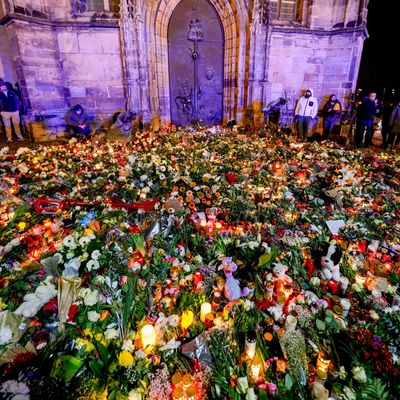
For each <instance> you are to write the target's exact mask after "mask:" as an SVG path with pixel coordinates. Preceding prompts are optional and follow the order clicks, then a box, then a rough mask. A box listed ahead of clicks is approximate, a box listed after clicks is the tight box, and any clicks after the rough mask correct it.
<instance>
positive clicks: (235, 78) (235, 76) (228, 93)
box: [143, 0, 248, 121]
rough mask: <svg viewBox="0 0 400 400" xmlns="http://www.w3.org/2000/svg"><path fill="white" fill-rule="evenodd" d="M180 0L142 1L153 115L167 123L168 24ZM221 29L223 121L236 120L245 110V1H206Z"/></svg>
mask: <svg viewBox="0 0 400 400" xmlns="http://www.w3.org/2000/svg"><path fill="white" fill-rule="evenodd" d="M179 1H180V0H169V1H166V0H158V1H153V0H143V5H144V7H143V9H144V10H146V11H145V16H144V18H145V21H146V24H145V25H146V26H147V27H148V31H147V36H148V37H147V38H148V62H149V69H150V77H151V78H150V94H151V99H152V109H153V113H154V114H157V115H159V116H160V117H161V118H162V119H163V120H165V121H169V120H170V108H171V99H170V95H169V73H168V42H167V34H168V24H169V21H170V18H171V16H172V13H173V11H174V9H175V7H176V6H177V4H178V3H179ZM209 1H210V3H211V4H212V6H213V7H214V8H215V10H216V11H217V13H218V15H219V17H220V19H221V22H222V26H223V30H224V36H225V49H224V94H223V103H224V119H225V120H228V119H231V118H237V114H238V113H240V112H241V110H242V109H243V107H244V97H245V63H246V40H247V39H246V35H247V24H248V8H247V5H246V3H245V1H244V0H229V1H223V0H209Z"/></svg>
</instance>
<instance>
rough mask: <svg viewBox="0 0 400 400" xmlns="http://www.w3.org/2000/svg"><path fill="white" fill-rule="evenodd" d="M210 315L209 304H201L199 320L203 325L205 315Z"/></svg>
mask: <svg viewBox="0 0 400 400" xmlns="http://www.w3.org/2000/svg"><path fill="white" fill-rule="evenodd" d="M209 313H211V304H210V303H207V302H206V303H203V304H202V305H201V307H200V320H201V322H203V324H204V323H205V322H206V315H207V314H209Z"/></svg>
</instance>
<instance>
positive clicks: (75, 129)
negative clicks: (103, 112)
mask: <svg viewBox="0 0 400 400" xmlns="http://www.w3.org/2000/svg"><path fill="white" fill-rule="evenodd" d="M90 121H91V118H90V117H89V115H88V114H87V112H86V111H85V110H84V109H83V107H82V106H81V105H80V104H76V105H75V106H74V107H72V108H71V110H69V111H68V113H67V129H68V130H69V131H70V132H71V133H72V136H75V137H81V138H86V139H87V138H88V137H89V135H90V133H91V132H92V127H91V126H90Z"/></svg>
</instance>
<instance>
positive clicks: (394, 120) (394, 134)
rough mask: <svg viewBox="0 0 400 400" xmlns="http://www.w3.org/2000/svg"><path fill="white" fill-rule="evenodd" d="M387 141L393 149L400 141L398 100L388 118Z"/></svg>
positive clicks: (399, 105) (399, 104)
mask: <svg viewBox="0 0 400 400" xmlns="http://www.w3.org/2000/svg"><path fill="white" fill-rule="evenodd" d="M387 143H388V144H389V145H390V149H391V150H393V149H394V148H395V147H396V146H397V145H398V144H399V143H400V100H399V101H397V103H396V104H395V106H394V108H393V111H392V114H391V116H390V119H389V138H388V141H387Z"/></svg>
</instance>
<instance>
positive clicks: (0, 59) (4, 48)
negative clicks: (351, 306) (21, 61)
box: [0, 26, 17, 83]
mask: <svg viewBox="0 0 400 400" xmlns="http://www.w3.org/2000/svg"><path fill="white" fill-rule="evenodd" d="M0 78H3V79H5V80H6V81H9V82H12V83H15V82H16V79H17V77H16V75H15V69H14V63H13V60H12V57H11V51H10V41H9V38H8V33H7V31H6V29H5V28H4V26H0Z"/></svg>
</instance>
